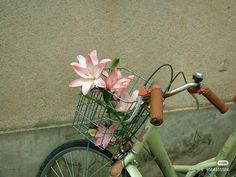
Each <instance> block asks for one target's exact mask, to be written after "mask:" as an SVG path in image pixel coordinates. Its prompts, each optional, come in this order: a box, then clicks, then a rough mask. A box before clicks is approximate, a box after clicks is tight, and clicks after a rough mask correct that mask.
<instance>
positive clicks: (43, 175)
mask: <svg viewBox="0 0 236 177" xmlns="http://www.w3.org/2000/svg"><path fill="white" fill-rule="evenodd" d="M111 155H112V154H111V153H109V152H108V151H107V150H104V151H101V150H100V149H99V148H98V147H96V146H94V145H93V144H90V143H89V142H88V141H87V140H78V141H71V142H67V143H65V144H63V145H61V146H59V147H58V148H56V149H55V150H54V151H53V152H52V153H51V155H50V156H48V158H47V159H46V160H45V162H44V164H43V165H42V167H41V168H42V170H41V171H40V172H39V173H38V176H40V177H100V176H101V177H103V176H108V168H109V167H110V159H109V157H110V156H111Z"/></svg>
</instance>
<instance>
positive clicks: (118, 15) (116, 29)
mask: <svg viewBox="0 0 236 177" xmlns="http://www.w3.org/2000/svg"><path fill="white" fill-rule="evenodd" d="M235 8H236V1H235V0H214V1H212V0H198V1H194V0H165V1H161V0H148V1H147V0H119V1H118V0H67V1H62V0H51V1H45V0H1V1H0V26H1V30H0V53H1V55H0V120H1V121H0V159H1V162H0V165H1V167H2V168H1V169H0V176H4V177H12V176H17V177H18V176H19V177H27V176H29V177H32V176H34V175H35V173H36V171H37V169H38V167H39V164H40V163H41V162H42V161H43V159H44V158H45V157H46V155H47V154H48V153H49V152H50V151H51V150H52V149H53V148H54V147H56V146H57V145H59V144H61V143H63V142H65V141H67V140H69V139H74V138H77V134H76V133H74V132H73V131H72V130H69V128H68V127H64V128H60V126H64V125H67V124H69V123H71V122H72V118H73V114H74V108H75V105H76V102H77V96H78V89H72V88H69V87H68V84H69V82H70V81H72V80H74V79H75V78H76V77H77V76H76V74H75V73H74V72H73V71H72V69H71V67H70V65H69V64H70V63H71V62H73V61H75V60H76V56H77V55H78V54H82V55H87V54H88V53H89V52H90V51H91V50H93V49H97V51H98V55H99V58H113V57H120V58H121V59H122V61H121V66H125V67H128V68H131V69H134V70H135V71H137V72H138V73H141V74H142V75H143V76H144V77H148V75H150V74H151V73H152V72H153V71H154V70H155V69H156V68H157V67H159V66H160V65H162V64H164V63H170V64H172V65H173V67H174V71H175V73H177V72H178V71H184V72H185V73H186V77H187V79H188V80H191V77H192V74H193V73H194V72H196V71H201V72H202V73H203V74H204V76H205V82H206V83H207V84H208V85H209V86H210V87H211V88H212V89H213V90H214V91H215V92H216V93H217V94H218V95H219V96H220V97H221V98H223V100H225V101H226V102H231V100H232V97H233V96H234V95H235V94H236V82H235V76H236V59H235V58H236V10H235ZM154 79H155V81H157V82H159V83H161V84H163V87H165V86H166V84H167V82H168V79H169V71H168V69H165V70H163V71H162V72H161V73H159V74H158V77H156V76H155V78H154ZM182 83H183V80H182V78H179V79H177V80H176V83H174V85H173V87H176V86H178V85H180V84H182ZM199 99H200V104H201V106H203V107H208V104H209V103H208V102H207V101H206V100H205V99H203V98H201V97H199ZM165 105H166V107H165V108H166V109H168V110H173V109H176V108H177V109H178V110H179V113H170V114H169V115H170V119H168V120H167V121H166V124H164V125H163V127H162V128H161V130H162V133H163V134H162V135H163V137H164V139H167V140H170V141H165V144H166V145H167V147H168V150H169V152H170V155H171V158H173V159H175V160H176V161H177V162H180V163H181V162H184V163H190V162H195V161H197V160H202V159H203V157H208V156H210V155H212V154H213V153H215V152H216V151H217V150H218V148H219V147H220V146H221V145H222V144H223V142H224V140H225V138H226V137H227V136H228V135H229V133H230V132H231V130H232V129H233V128H234V127H235V121H234V118H235V110H234V111H233V112H230V113H227V114H226V117H227V118H229V119H228V120H227V121H224V122H223V121H222V122H221V121H220V118H221V117H224V116H220V115H219V114H218V113H216V111H215V110H214V109H211V110H208V109H204V110H205V111H203V112H201V113H195V111H193V110H190V111H187V112H185V111H181V110H184V109H185V108H186V107H193V106H195V102H194V100H193V99H192V97H191V96H189V95H188V94H187V93H181V94H179V95H178V96H176V97H174V98H171V99H169V100H167V102H166V104H165ZM234 109H235V108H234ZM217 116H218V117H217ZM205 117H207V118H206V120H207V123H209V127H208V124H205V123H204V122H201V121H199V122H200V124H199V122H198V120H205ZM175 118H183V119H182V120H183V121H181V120H180V119H175ZM192 118H193V119H194V120H190V119H192ZM218 118H219V119H218ZM222 120H223V119H222ZM186 122H187V123H186ZM210 123H213V125H212V126H210ZM221 123H222V124H221ZM57 126H59V127H57ZM197 127H198V128H197ZM203 129H204V130H203ZM219 130H221V132H220V133H219ZM20 132H21V133H20ZM187 132H188V133H187ZM217 132H218V133H217ZM215 134H217V138H218V139H215V137H214V136H213V135H215ZM177 135H178V136H177ZM192 137H197V139H195V140H194V141H193V140H192ZM188 142H189V143H188ZM191 143H192V144H191ZM196 147H197V148H196ZM203 149H204V151H202V153H201V152H199V150H203ZM212 149H213V150H212ZM179 154H182V155H183V156H181V158H180V156H179ZM196 154H198V155H200V157H196ZM145 157H146V156H145V155H144V156H143V158H145ZM2 159H3V160H2ZM144 160H145V159H144ZM146 160H147V161H149V160H150V159H148V158H147V159H146ZM191 160H193V161H191ZM2 162H4V164H2ZM147 164H148V165H147ZM150 165H153V164H152V162H150V163H145V164H144V165H142V164H141V166H143V167H144V168H143V172H144V174H147V173H146V172H147V171H149V169H150ZM151 168H153V167H151ZM145 171H146V172H145ZM156 173H159V172H158V170H157V171H156ZM148 176H153V177H154V176H155V177H156V176H157V175H156V174H155V173H154V174H149V175H148Z"/></svg>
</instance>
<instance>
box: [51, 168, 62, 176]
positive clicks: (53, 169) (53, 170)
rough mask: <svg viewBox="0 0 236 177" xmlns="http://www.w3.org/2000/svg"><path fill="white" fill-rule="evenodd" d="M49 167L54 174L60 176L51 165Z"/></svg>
mask: <svg viewBox="0 0 236 177" xmlns="http://www.w3.org/2000/svg"><path fill="white" fill-rule="evenodd" d="M51 169H52V171H53V172H54V173H55V175H57V177H60V176H59V175H58V174H57V172H56V170H54V168H53V167H51Z"/></svg>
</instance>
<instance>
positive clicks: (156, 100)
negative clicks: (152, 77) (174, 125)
mask: <svg viewBox="0 0 236 177" xmlns="http://www.w3.org/2000/svg"><path fill="white" fill-rule="evenodd" d="M162 99H163V97H162V90H161V87H160V85H157V84H155V85H152V86H151V100H150V117H151V120H150V122H151V124H153V125H155V126H158V125H161V124H162V122H163V103H162Z"/></svg>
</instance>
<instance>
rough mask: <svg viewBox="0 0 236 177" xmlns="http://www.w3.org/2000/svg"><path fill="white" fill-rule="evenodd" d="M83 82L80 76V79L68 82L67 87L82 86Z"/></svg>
mask: <svg viewBox="0 0 236 177" xmlns="http://www.w3.org/2000/svg"><path fill="white" fill-rule="evenodd" d="M83 83H84V79H82V78H80V79H76V80H73V81H72V82H71V83H70V84H69V87H79V86H82V85H83Z"/></svg>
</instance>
